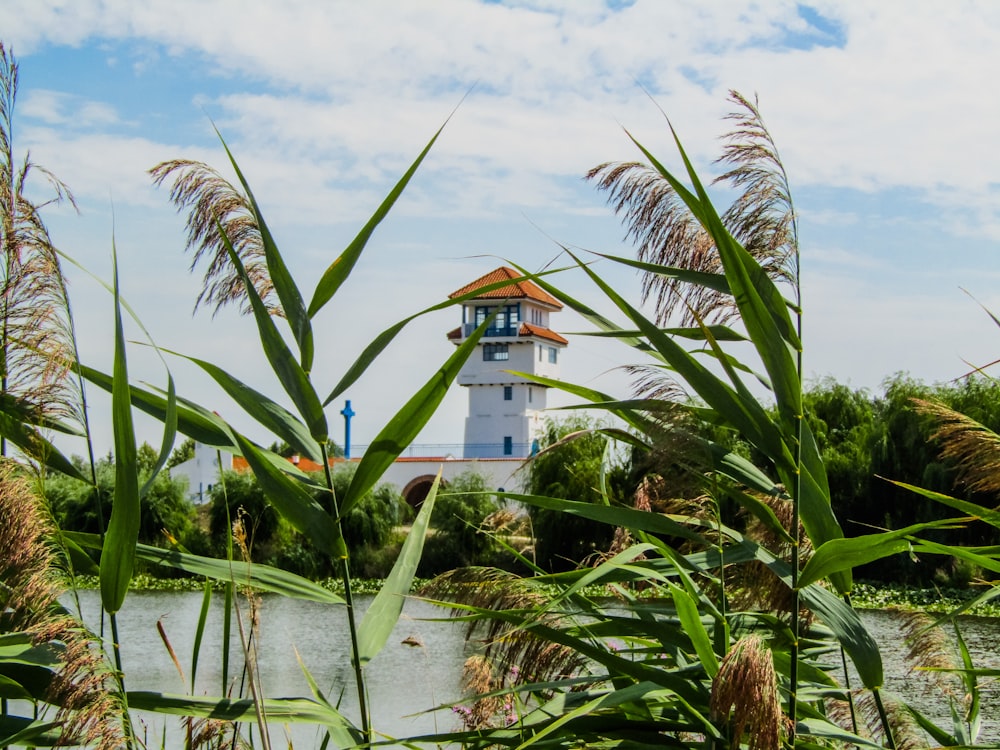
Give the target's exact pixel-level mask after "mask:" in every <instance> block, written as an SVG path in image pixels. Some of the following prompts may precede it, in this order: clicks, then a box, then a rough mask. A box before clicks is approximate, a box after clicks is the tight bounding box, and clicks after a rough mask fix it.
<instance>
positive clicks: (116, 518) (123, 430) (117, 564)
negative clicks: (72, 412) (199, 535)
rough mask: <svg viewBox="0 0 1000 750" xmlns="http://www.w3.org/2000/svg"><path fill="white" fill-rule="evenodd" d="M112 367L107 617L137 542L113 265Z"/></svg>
mask: <svg viewBox="0 0 1000 750" xmlns="http://www.w3.org/2000/svg"><path fill="white" fill-rule="evenodd" d="M114 274H115V282H114V286H115V363H114V383H113V385H112V389H111V411H112V417H113V428H114V446H115V494H114V502H113V504H112V506H111V518H110V519H109V521H108V529H107V535H106V536H105V539H104V548H103V550H102V553H101V575H100V578H101V603H102V604H103V606H104V609H105V610H107V611H108V612H109V613H112V614H113V613H115V612H117V611H118V610H119V609H120V608H121V605H122V602H123V601H125V595H126V594H127V593H128V585H129V582H130V581H131V580H132V571H133V568H134V567H135V545H136V542H138V540H139V512H140V511H139V476H138V473H137V469H136V462H135V458H136V447H135V428H134V426H133V424H132V403H131V400H130V395H129V387H128V365H127V362H126V358H125V334H124V332H123V330H122V313H121V307H120V305H119V304H118V265H117V261H115V269H114Z"/></svg>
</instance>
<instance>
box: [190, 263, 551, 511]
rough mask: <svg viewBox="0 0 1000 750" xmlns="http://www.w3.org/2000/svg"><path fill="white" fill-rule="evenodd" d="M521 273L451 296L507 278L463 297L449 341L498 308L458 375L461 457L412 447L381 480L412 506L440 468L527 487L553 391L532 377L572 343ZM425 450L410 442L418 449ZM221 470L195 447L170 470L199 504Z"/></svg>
mask: <svg viewBox="0 0 1000 750" xmlns="http://www.w3.org/2000/svg"><path fill="white" fill-rule="evenodd" d="M521 278H522V277H521V274H519V273H518V272H517V271H515V270H513V269H511V268H506V267H502V268H498V269H496V270H494V271H491V272H490V273H488V274H486V275H485V276H482V277H480V278H478V279H476V280H475V281H473V282H472V283H471V284H467V285H466V286H464V287H462V288H461V289H459V290H457V291H455V292H453V293H452V294H451V295H450V297H451V299H454V298H456V297H460V296H463V295H466V294H469V293H471V292H475V291H476V290H477V289H480V288H482V287H485V286H487V285H490V284H495V283H497V282H502V281H509V282H510V283H509V284H504V285H503V286H501V287H499V288H497V289H493V290H491V291H487V292H483V293H482V294H481V295H477V296H475V297H474V298H472V299H469V300H467V301H465V302H464V303H463V304H462V325H461V326H459V327H458V328H456V329H454V330H453V331H451V332H449V333H448V339H449V340H450V341H452V342H453V343H455V344H456V345H459V344H461V343H462V342H463V341H464V340H465V339H466V337H468V336H469V335H470V334H471V333H472V332H473V331H474V330H475V329H476V327H477V326H478V325H479V324H481V323H483V322H485V321H486V320H487V319H488V318H489V317H490V316H491V315H493V313H494V312H495V313H496V317H495V318H494V319H493V322H492V323H491V324H490V326H489V328H487V330H486V333H485V335H484V336H483V337H482V338H481V339H480V341H479V344H478V345H477V351H476V352H474V353H473V354H472V356H471V357H469V359H468V360H466V362H465V365H463V367H462V369H461V370H460V371H459V374H458V378H457V381H458V384H459V385H461V386H464V387H466V388H468V389H469V412H468V415H467V416H466V418H465V440H464V444H463V446H462V447H461V455H460V456H458V455H455V453H458V452H459V451H458V449H457V446H456V447H455V450H454V451H453V452H449V453H448V454H444V455H442V453H441V452H437V453H436V455H433V456H428V455H423V456H415V455H413V453H414V451H413V450H409V451H408V453H409V454H410V455H408V456H406V457H401V458H399V459H397V460H396V461H395V462H394V463H393V465H392V466H390V467H389V468H388V470H387V471H386V472H385V474H384V475H383V477H382V481H385V482H389V483H392V484H394V485H396V487H398V488H399V490H400V491H401V492H402V494H403V497H404V498H405V499H406V501H407V502H408V503H410V504H411V505H414V506H416V505H419V504H420V503H421V502H422V501H423V499H424V497H425V496H426V495H427V491H428V490H429V489H430V486H431V483H432V482H433V480H434V477H435V476H436V475H437V473H438V471H439V470H443V474H442V481H443V482H444V483H445V484H447V482H448V481H449V480H451V479H454V478H455V477H456V476H458V475H459V474H461V473H462V472H464V471H469V470H471V471H474V472H477V473H480V474H483V475H484V476H485V477H486V478H487V482H488V483H489V484H490V485H491V486H492V487H494V488H495V489H496V490H498V491H502V490H507V491H510V492H519V491H521V490H522V489H524V482H525V479H526V477H525V474H524V472H520V471H518V470H519V469H520V468H521V466H522V464H523V463H524V459H525V458H527V457H528V456H529V455H531V453H532V452H533V451H534V450H535V449H536V448H537V442H536V441H537V440H538V438H539V437H540V435H541V431H542V411H543V410H544V409H545V404H546V394H547V391H548V386H545V385H542V384H541V383H539V382H538V381H537V380H533V377H536V376H537V377H544V378H551V379H557V378H558V377H559V360H560V358H561V356H562V352H563V350H564V349H565V347H566V345H567V343H568V342H567V341H566V339H564V338H563V337H562V336H560V335H559V334H558V333H556V332H555V331H553V330H552V329H551V328H549V316H550V315H551V314H552V313H554V312H558V311H559V310H561V309H562V304H560V302H559V301H558V300H557V299H555V298H554V297H552V296H551V295H550V294H548V293H547V292H545V291H544V290H543V289H542V288H541V287H539V286H538V285H537V284H535V283H533V282H531V281H526V280H520V279H521ZM509 370H514V371H517V372H520V373H524V375H514V374H512V373H511V372H508V371H509ZM420 447H421V446H411V448H416V449H418V450H417V452H418V453H419V449H420ZM426 447H427V446H424V448H426ZM434 447H435V448H440V447H441V446H434ZM222 455H223V459H222V460H223V465H222V469H223V470H227V471H228V470H230V469H232V468H236V469H245V468H246V462H245V461H244V460H243V459H242V458H239V459H237V460H236V461H235V462H234V461H233V457H232V455H230V454H227V453H223V454H222ZM339 460H343V459H339ZM349 460H352V461H357V460H358V459H357V458H352V459H349ZM293 463H296V464H297V465H299V467H300V468H302V469H303V470H306V471H318V470H319V469H320V468H321V466H320V465H319V464H314V463H313V462H312V461H308V460H306V459H305V458H302V459H299V458H298V457H296V458H295V459H293ZM219 470H220V467H219V463H218V460H217V454H216V449H215V448H211V447H208V446H204V445H200V444H196V445H195V457H194V458H193V459H191V460H190V461H186V462H185V463H183V464H179V465H178V466H175V467H174V468H173V469H172V470H171V473H172V474H173V475H174V476H177V475H182V476H186V477H188V481H189V489H190V495H191V497H192V499H193V500H194V501H195V502H198V503H200V502H204V501H206V500H207V499H208V491H209V490H210V489H211V487H212V484H214V483H215V482H217V481H218V477H219Z"/></svg>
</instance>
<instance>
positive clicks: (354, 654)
mask: <svg viewBox="0 0 1000 750" xmlns="http://www.w3.org/2000/svg"><path fill="white" fill-rule="evenodd" d="M320 451H321V452H322V457H323V472H324V475H325V476H326V486H327V489H328V490H329V492H330V504H331V507H332V509H333V515H334V518H336V520H337V528H338V529H340V528H341V523H340V507H339V505H338V503H337V493H336V490H334V487H333V471H332V470H331V469H330V457H329V455H328V454H327V449H326V441H325V440H321V441H320ZM340 577H341V580H342V581H343V584H344V602H345V604H346V608H347V627H348V629H349V630H350V633H351V664H352V666H353V667H354V680H355V682H356V683H357V688H358V711H359V713H360V717H361V733H362V737H363V738H364V742H365V743H368V742H371V737H372V728H371V719H370V717H369V715H368V698H367V691H366V690H365V675H364V670H363V669H362V667H361V652H360V649H359V647H358V625H357V622H356V621H355V617H354V595H353V593H352V591H351V567H350V560H349V558H348V556H347V555H346V553H345V555H344V556H343V557H342V558H341V560H340Z"/></svg>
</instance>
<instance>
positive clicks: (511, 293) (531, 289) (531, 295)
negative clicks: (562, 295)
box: [448, 266, 562, 309]
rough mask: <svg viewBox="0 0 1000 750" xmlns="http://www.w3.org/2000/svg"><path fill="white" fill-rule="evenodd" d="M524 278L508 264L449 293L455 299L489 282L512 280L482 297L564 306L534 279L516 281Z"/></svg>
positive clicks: (556, 306)
mask: <svg viewBox="0 0 1000 750" xmlns="http://www.w3.org/2000/svg"><path fill="white" fill-rule="evenodd" d="M520 278H522V275H521V274H520V273H518V272H517V271H515V270H514V269H513V268H508V267H507V266H501V267H500V268H497V269H496V270H494V271H490V272H489V273H488V274H486V275H485V276H480V277H479V278H478V279H476V280H475V281H473V282H472V283H471V284H466V285H465V286H463V287H462V288H461V289H459V290H457V291H455V292H452V293H451V294H449V295H448V298H449V299H454V298H455V297H461V296H462V295H463V294H468V293H469V292H474V291H476V289H479V288H480V287H484V286H486V285H487V284H494V283H496V282H498V281H507V280H509V281H512V282H513V283H511V284H507V285H505V286H502V287H499V288H498V289H493V290H492V291H489V292H484V293H483V294H482V296H481V298H482V299H507V298H508V297H509V298H512V299H524V298H528V299H532V300H535V301H536V302H541V303H542V304H544V305H549V306H551V307H555V308H557V309H561V308H562V303H561V302H560V301H559V300H557V299H556V298H555V297H553V296H552V295H551V294H549V293H548V292H546V291H544V290H543V289H542V288H541V287H540V286H538V284H536V283H535V282H533V281H530V280H527V281H515V279H520Z"/></svg>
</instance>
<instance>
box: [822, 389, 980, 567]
mask: <svg viewBox="0 0 1000 750" xmlns="http://www.w3.org/2000/svg"><path fill="white" fill-rule="evenodd" d="M803 395H804V404H805V407H806V418H807V419H809V422H810V426H811V427H812V429H813V432H814V433H815V435H816V441H817V443H818V444H819V448H820V453H821V455H822V457H823V460H824V462H825V463H826V470H827V476H828V478H829V482H830V494H831V498H832V501H833V507H834V510H835V512H836V513H837V516H838V517H839V518H841V519H842V524H843V528H844V533H845V534H847V535H848V536H860V535H862V534H868V533H871V532H872V531H874V530H877V529H899V528H903V527H905V526H910V525H912V524H916V523H922V522H926V521H932V520H937V519H942V518H948V517H950V516H949V513H951V511H949V509H948V508H946V507H943V506H942V505H940V504H938V503H934V502H931V501H930V500H929V499H927V498H926V497H924V496H921V495H917V494H915V493H913V492H910V491H908V490H906V489H904V488H902V487H899V486H898V485H896V484H893V482H892V481H890V480H894V481H897V482H903V483H906V484H910V485H915V486H918V487H924V488H926V489H929V490H933V491H935V492H940V493H943V494H948V495H952V496H953V497H957V498H961V499H966V500H971V501H973V502H975V503H977V504H980V505H984V506H987V507H994V506H996V505H997V502H998V498H996V497H995V496H994V497H986V496H983V495H981V494H977V493H975V492H972V491H970V490H969V488H968V486H967V484H966V483H965V482H963V481H961V478H960V476H959V474H958V472H957V469H956V466H955V464H954V463H953V462H951V461H949V460H948V459H945V458H942V456H941V446H940V445H939V444H938V443H937V441H936V440H935V434H936V432H937V431H938V430H939V429H940V422H939V421H936V420H935V419H934V418H933V417H931V416H930V415H929V414H927V413H925V412H922V411H921V410H920V409H919V408H918V407H919V403H920V402H921V401H924V402H926V401H933V402H939V403H942V404H944V405H945V406H947V407H949V408H951V409H953V410H955V411H957V412H961V413H962V414H965V415H967V416H968V417H971V418H972V419H974V420H976V421H977V422H980V423H981V424H982V425H984V426H985V427H987V428H989V429H991V430H994V431H1000V383H998V382H997V381H994V380H992V379H988V378H985V377H969V378H964V379H961V380H959V381H955V382H951V383H945V384H938V385H927V384H925V383H922V382H920V381H918V380H915V379H913V378H911V377H908V376H906V375H901V374H900V375H896V376H895V377H893V378H891V379H889V380H887V381H886V382H885V384H884V387H883V392H882V394H881V395H873V394H871V393H870V392H868V391H867V390H864V389H857V390H852V389H850V388H849V387H847V386H845V385H842V384H839V383H835V382H833V381H832V380H829V379H827V380H823V381H820V382H818V383H815V384H813V386H812V387H811V388H809V389H808V390H807V391H806V392H805V393H804V394H803ZM927 536H928V538H931V539H935V540H936V541H940V542H944V543H948V544H963V545H973V546H976V545H991V544H998V543H1000V538H998V535H997V531H996V529H995V528H993V527H991V526H988V525H987V524H984V523H981V522H972V523H970V524H968V525H966V526H963V527H962V528H960V529H952V530H947V531H944V530H939V531H934V532H927ZM975 574H976V571H974V570H972V569H970V567H969V566H968V565H966V564H959V563H957V562H951V563H947V564H944V565H942V562H941V560H940V559H934V558H930V559H923V558H919V557H912V556H909V555H896V556H895V557H891V558H887V559H885V560H881V561H879V562H877V563H873V564H870V565H866V566H861V567H860V568H859V569H858V571H857V575H858V577H860V578H871V579H874V580H884V581H895V582H899V583H921V584H924V583H939V584H945V585H962V584H964V583H967V582H968V581H969V579H970V577H972V576H974V575H975Z"/></svg>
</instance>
